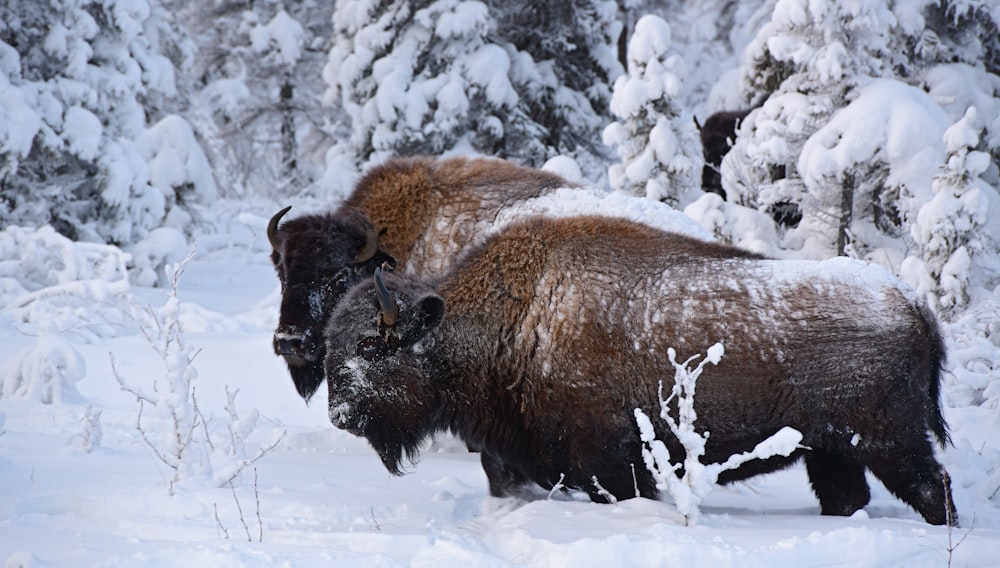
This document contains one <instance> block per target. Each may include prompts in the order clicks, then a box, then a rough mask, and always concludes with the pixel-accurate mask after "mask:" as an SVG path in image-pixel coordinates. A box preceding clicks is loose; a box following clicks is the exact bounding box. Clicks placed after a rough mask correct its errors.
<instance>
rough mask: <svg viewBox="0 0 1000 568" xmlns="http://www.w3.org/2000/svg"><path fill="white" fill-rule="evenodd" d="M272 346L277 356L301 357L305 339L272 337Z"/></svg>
mask: <svg viewBox="0 0 1000 568" xmlns="http://www.w3.org/2000/svg"><path fill="white" fill-rule="evenodd" d="M274 345H275V347H274V349H275V351H277V352H278V355H301V354H302V348H303V347H305V338H304V337H302V336H299V337H287V336H286V337H278V336H274Z"/></svg>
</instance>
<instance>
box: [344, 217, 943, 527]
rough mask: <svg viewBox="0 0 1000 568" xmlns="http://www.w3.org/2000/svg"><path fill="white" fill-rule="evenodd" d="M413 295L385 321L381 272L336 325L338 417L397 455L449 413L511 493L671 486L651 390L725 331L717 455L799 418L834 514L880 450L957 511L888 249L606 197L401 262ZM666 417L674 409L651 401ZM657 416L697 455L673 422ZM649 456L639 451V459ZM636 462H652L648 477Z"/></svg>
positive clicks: (709, 402) (934, 366)
mask: <svg viewBox="0 0 1000 568" xmlns="http://www.w3.org/2000/svg"><path fill="white" fill-rule="evenodd" d="M384 282H385V285H386V286H387V287H388V289H389V290H391V293H392V295H393V297H394V298H395V299H396V301H397V303H398V305H399V308H400V310H399V316H398V322H397V323H396V325H395V326H394V327H392V328H388V329H387V328H384V327H380V326H379V325H378V323H377V322H378V321H379V313H380V311H381V308H380V304H379V302H378V300H377V295H376V294H375V290H374V288H375V284H374V283H371V282H369V283H363V284H359V285H358V286H356V287H355V288H354V289H352V290H351V291H350V292H349V293H348V294H347V295H346V296H345V298H344V300H343V301H342V302H341V304H340V306H339V307H338V308H337V310H336V311H335V312H334V314H333V316H332V318H331V322H330V325H329V326H328V328H327V330H326V337H327V341H328V347H327V357H326V371H327V377H328V386H329V392H330V401H329V404H330V419H331V421H332V422H333V423H334V424H335V425H337V426H338V427H340V428H344V429H347V430H349V431H351V432H354V433H356V434H358V435H361V436H365V437H366V438H367V439H368V440H369V442H370V443H371V444H372V446H373V447H374V449H375V450H376V451H377V452H378V453H379V455H380V456H381V458H382V460H383V462H384V463H385V465H386V467H387V468H388V469H389V470H390V471H392V472H395V473H398V472H399V471H400V468H401V465H402V463H403V460H404V456H406V457H409V458H413V457H414V455H415V452H416V451H417V448H418V447H419V445H420V442H421V441H422V440H423V439H424V438H425V437H426V436H428V435H430V434H432V433H433V432H435V431H440V430H452V431H454V432H455V433H457V434H458V435H459V436H460V437H461V438H462V439H464V440H465V441H466V442H467V443H468V444H469V445H470V446H471V447H474V448H478V449H480V450H481V451H482V453H483V456H482V462H483V467H484V469H485V471H486V473H487V476H488V478H489V482H490V490H491V492H492V493H493V494H495V495H505V494H510V493H511V492H513V491H516V490H517V488H518V487H520V486H522V485H523V484H525V483H529V482H534V483H537V484H539V485H541V486H543V487H546V488H551V487H553V486H554V485H555V484H556V483H559V482H560V480H561V483H562V484H563V485H564V486H566V487H570V488H574V489H579V490H583V491H587V492H588V493H589V494H590V495H591V497H592V498H593V499H595V500H603V497H601V496H600V493H599V491H598V489H597V487H596V486H595V484H594V483H593V479H594V478H595V477H596V478H597V479H598V481H599V483H600V485H601V486H602V487H603V488H604V489H606V490H607V491H609V492H610V493H611V494H613V495H614V496H615V497H617V498H618V499H622V498H628V497H632V496H635V495H636V490H635V487H638V492H639V494H640V495H642V496H646V497H651V496H654V495H655V494H656V488H655V483H654V480H653V478H652V476H651V475H650V474H649V472H647V471H646V470H645V468H644V467H643V460H642V456H641V443H640V440H639V437H638V430H637V427H636V425H635V421H634V417H633V410H634V409H635V408H641V409H643V411H644V412H645V413H646V414H647V415H649V416H653V417H655V416H657V415H658V413H659V402H658V400H659V399H658V390H657V389H658V385H659V382H660V381H661V380H663V381H666V383H667V384H666V388H667V389H668V391H669V388H670V382H671V379H672V378H673V375H674V369H673V367H672V365H671V364H670V362H669V360H668V357H667V350H668V349H669V348H671V347H673V348H675V349H676V350H677V351H678V355H679V357H678V358H679V359H680V360H684V359H685V358H687V357H688V356H690V355H695V354H701V353H704V352H705V351H706V350H707V348H708V347H710V346H711V345H713V344H714V343H716V342H721V343H722V344H723V345H724V346H725V356H724V357H723V358H722V361H721V362H720V364H719V365H717V366H708V367H706V368H705V370H704V373H703V375H702V376H701V378H700V379H699V382H698V390H697V396H696V398H695V406H696V409H697V412H698V422H697V424H696V427H697V428H698V430H699V431H706V430H707V431H709V432H710V433H711V436H710V437H709V439H708V445H707V448H706V455H705V460H706V462H721V461H724V460H725V459H726V458H727V457H729V456H730V455H731V454H734V453H739V452H744V451H749V450H751V449H752V448H753V447H754V446H755V445H756V444H757V443H759V442H761V441H762V440H764V439H765V438H767V437H768V436H770V435H772V434H774V433H775V432H777V431H778V430H779V429H781V428H782V427H785V426H791V427H793V428H795V429H797V430H799V431H800V432H801V433H802V434H803V441H802V444H803V445H804V446H806V447H807V448H808V449H801V450H799V451H797V452H796V453H795V454H793V455H792V456H791V457H789V458H782V457H776V458H771V459H768V460H764V461H761V460H756V461H752V462H749V463H747V464H745V465H744V466H742V467H740V468H739V469H737V470H735V471H730V472H726V473H725V474H724V475H723V476H722V478H721V481H723V482H728V481H733V480H738V479H743V478H746V477H749V476H752V475H756V474H759V473H764V472H768V471H774V470H775V469H778V468H781V467H785V466H787V465H788V464H790V463H792V462H794V461H795V460H797V459H799V458H801V457H804V458H805V460H806V466H807V470H808V473H809V477H810V480H811V482H812V485H813V489H814V491H815V492H816V495H817V496H818V498H819V501H820V505H821V510H822V512H823V513H824V514H836V515H850V514H852V513H853V512H855V511H856V510H857V509H859V508H861V507H862V506H864V505H865V504H866V503H867V502H868V498H869V492H868V485H867V483H866V481H865V477H864V472H865V470H866V469H868V470H870V471H871V472H872V473H873V474H874V475H875V476H876V477H877V478H878V479H880V480H881V481H882V482H883V483H884V484H885V486H886V487H888V488H889V489H890V490H891V491H892V492H893V493H895V494H896V495H897V496H898V497H899V498H900V499H901V500H903V501H904V502H906V503H907V504H909V505H911V506H912V507H913V508H914V509H916V510H917V511H918V512H919V513H920V514H921V515H923V517H924V518H925V519H926V520H927V521H928V522H930V523H935V524H941V523H944V522H946V521H948V520H949V519H951V520H953V519H954V518H955V517H954V510H953V509H952V508H950V505H946V503H950V499H946V497H945V496H946V493H947V492H948V491H949V489H948V481H947V476H946V474H945V473H944V469H943V468H942V467H941V465H940V464H939V463H938V462H937V461H936V459H935V457H934V449H933V447H932V444H931V442H930V441H929V439H928V432H930V433H932V434H933V435H934V436H935V437H936V438H937V439H938V441H939V442H940V443H942V444H943V443H946V441H947V431H946V427H945V424H944V420H943V418H942V415H941V411H940V407H939V401H938V398H939V391H938V389H939V376H940V369H941V363H942V360H943V357H944V351H943V346H942V342H941V338H940V336H939V334H938V331H937V327H936V323H935V321H934V319H933V316H931V315H930V314H929V312H928V311H927V310H926V309H925V308H924V307H923V306H922V305H920V304H919V302H917V301H916V300H915V299H914V298H913V297H911V296H910V295H909V292H908V291H907V290H906V289H904V288H903V287H901V285H898V284H897V283H896V281H895V280H894V279H892V278H891V277H889V276H888V275H887V274H886V273H885V272H884V271H882V270H881V269H877V268H874V267H867V266H866V265H863V264H860V263H854V262H851V261H846V259H842V260H836V261H829V262H828V263H826V264H824V263H816V262H790V261H785V262H783V261H774V260H768V259H764V258H761V257H760V256H758V255H755V254H751V253H748V252H745V251H742V250H740V249H736V248H732V247H728V246H723V245H719V244H713V243H707V242H701V241H697V240H694V239H691V238H688V237H684V236H680V235H676V234H671V233H665V232H661V231H657V230H655V229H652V228H648V227H646V226H643V225H638V224H634V223H630V222H627V221H621V220H613V219H607V218H601V217H576V218H568V219H562V220H554V219H543V218H536V219H532V220H530V221H525V222H524V223H521V224H518V225H515V226H511V227H508V228H507V229H505V230H504V231H503V232H502V233H500V234H498V235H496V236H494V237H491V238H490V239H489V240H488V241H487V242H486V243H485V244H484V245H483V246H481V247H477V248H476V249H475V250H473V251H472V252H471V253H469V254H468V255H467V256H465V257H464V259H463V260H461V261H460V262H458V263H457V264H456V265H455V266H453V267H452V268H451V269H450V270H449V271H448V272H447V273H446V274H444V275H443V276H441V277H440V278H436V279H412V278H404V277H401V276H396V275H392V274H387V275H385V276H384ZM654 422H660V421H654ZM657 436H658V438H660V439H661V440H664V441H665V443H666V444H667V445H668V447H669V449H670V452H671V455H672V456H673V457H674V458H675V459H677V460H680V459H682V457H683V448H682V447H681V446H680V444H679V443H678V442H677V440H676V439H674V438H673V437H672V436H671V434H670V433H669V430H668V429H667V428H666V426H665V425H664V424H663V423H659V424H658V425H657ZM633 471H634V473H633ZM633 476H634V477H633Z"/></svg>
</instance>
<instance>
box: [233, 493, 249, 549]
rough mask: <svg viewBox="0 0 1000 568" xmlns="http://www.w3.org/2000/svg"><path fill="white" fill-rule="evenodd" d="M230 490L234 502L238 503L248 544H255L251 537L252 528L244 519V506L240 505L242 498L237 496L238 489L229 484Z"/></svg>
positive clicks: (237, 508) (237, 507)
mask: <svg viewBox="0 0 1000 568" xmlns="http://www.w3.org/2000/svg"><path fill="white" fill-rule="evenodd" d="M229 488H230V489H232V490H233V501H236V510H237V511H239V512H240V522H241V523H243V530H245V531H246V532H247V542H253V538H251V537H250V527H249V526H247V521H246V519H245V518H243V506H242V505H240V498H239V497H237V496H236V488H235V487H233V484H232V483H230V484H229Z"/></svg>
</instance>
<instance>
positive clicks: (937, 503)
mask: <svg viewBox="0 0 1000 568" xmlns="http://www.w3.org/2000/svg"><path fill="white" fill-rule="evenodd" d="M868 467H869V469H870V470H871V472H872V473H873V474H875V477H877V478H878V479H879V481H881V482H882V484H883V485H885V487H886V489H888V490H889V491H891V492H892V493H893V495H895V496H896V497H899V499H900V500H902V501H903V502H904V503H906V504H907V505H909V506H911V507H913V509H914V510H916V511H917V512H918V513H920V515H921V516H922V517H923V518H924V520H925V521H927V522H928V523H930V524H932V525H943V524H945V523H948V524H951V525H952V526H958V516H957V513H956V512H955V503H954V501H952V499H951V479H950V478H949V477H948V472H946V471H945V469H944V467H942V466H941V464H939V463H938V462H937V460H936V459H934V455H933V452H932V451H931V448H930V444H929V443H928V444H927V448H926V449H923V450H919V451H917V450H913V449H912V448H910V449H909V451H907V450H899V451H894V452H892V453H891V454H889V455H886V456H880V457H879V459H878V461H874V462H872V463H871V464H869V465H868Z"/></svg>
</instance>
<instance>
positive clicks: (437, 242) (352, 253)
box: [267, 157, 575, 400]
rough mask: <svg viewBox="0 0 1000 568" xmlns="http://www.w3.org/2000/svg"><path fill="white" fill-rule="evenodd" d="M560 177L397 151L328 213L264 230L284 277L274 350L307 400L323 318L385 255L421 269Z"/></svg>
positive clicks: (319, 358) (558, 184)
mask: <svg viewBox="0 0 1000 568" xmlns="http://www.w3.org/2000/svg"><path fill="white" fill-rule="evenodd" d="M563 187H575V186H574V184H572V183H570V182H568V181H566V180H565V179H563V178H562V177H560V176H558V175H556V174H553V173H549V172H545V171H540V170H535V169H531V168H525V167H521V166H517V165H515V164H512V163H510V162H506V161H502V160H496V159H489V158H448V159H432V158H427V157H417V158H399V159H393V160H389V161H388V162H386V163H385V164H383V165H381V166H378V167H375V168H373V169H372V170H371V171H369V172H368V173H367V174H366V175H365V176H363V177H362V178H361V180H360V181H359V182H358V184H357V186H356V187H355V189H354V191H353V193H352V194H351V196H350V197H349V198H348V199H347V200H346V201H345V202H344V203H343V204H342V205H341V206H340V207H339V208H338V209H337V210H336V211H333V212H331V213H323V214H310V215H304V216H301V217H297V218H293V219H290V220H288V221H286V222H284V223H281V220H282V217H283V216H284V215H285V214H286V213H287V212H288V210H289V209H290V208H289V207H286V208H284V209H282V210H281V211H279V212H278V213H277V214H275V215H274V216H273V217H272V218H271V220H270V222H269V223H268V227H267V237H268V240H269V241H270V243H271V247H272V249H273V250H272V253H271V260H272V262H273V263H274V267H275V270H276V271H277V273H278V278H279V280H280V281H281V308H280V314H279V319H278V326H277V329H276V330H275V332H274V339H273V346H274V350H275V353H277V354H278V355H280V356H281V357H283V358H284V360H285V363H286V364H287V365H288V370H289V372H290V374H291V376H292V381H293V382H294V383H295V388H296V389H297V390H298V392H299V394H300V395H302V397H303V398H305V399H306V400H308V399H309V398H310V397H312V395H313V394H314V393H315V392H316V390H317V389H318V388H319V386H320V384H322V381H323V353H324V348H325V347H324V344H323V340H322V330H323V325H324V324H325V323H326V320H327V319H328V317H329V315H330V312H331V311H332V309H333V307H334V306H335V305H336V303H337V301H338V300H339V298H340V297H341V296H342V295H343V294H344V292H345V291H346V290H347V289H349V288H350V287H351V286H353V285H354V284H356V283H357V282H359V281H360V280H362V279H369V280H370V279H371V277H372V274H373V273H374V270H375V267H377V266H381V265H382V264H383V263H385V262H388V263H389V264H390V265H395V266H396V267H397V269H399V270H400V271H405V272H407V273H410V274H413V275H417V276H422V275H426V274H434V273H437V272H440V271H441V270H443V269H444V268H445V267H446V266H448V265H449V264H450V263H451V262H452V261H453V260H454V259H455V258H456V257H457V255H458V254H459V253H460V252H461V251H462V250H464V249H465V248H467V247H469V246H471V245H473V244H477V243H480V242H482V240H483V239H484V238H485V237H486V234H487V233H488V232H489V231H490V230H491V229H492V228H493V226H494V223H495V221H496V219H497V217H498V215H500V214H501V213H502V212H503V211H504V210H507V209H511V208H514V207H516V206H517V205H518V204H521V203H524V202H525V201H527V200H531V199H534V198H537V197H539V196H541V195H544V194H546V193H549V192H551V191H553V190H555V189H558V188H563Z"/></svg>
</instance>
